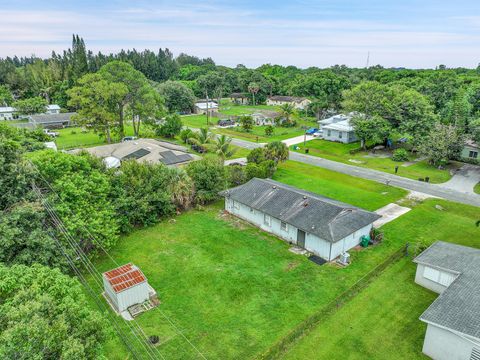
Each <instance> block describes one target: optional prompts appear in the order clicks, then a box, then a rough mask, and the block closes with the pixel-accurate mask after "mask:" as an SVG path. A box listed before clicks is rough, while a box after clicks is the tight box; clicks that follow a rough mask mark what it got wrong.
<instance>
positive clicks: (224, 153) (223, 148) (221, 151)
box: [214, 135, 235, 159]
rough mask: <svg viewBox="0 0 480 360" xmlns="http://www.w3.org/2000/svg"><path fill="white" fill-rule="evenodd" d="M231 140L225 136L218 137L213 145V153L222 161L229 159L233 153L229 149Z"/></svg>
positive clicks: (230, 148)
mask: <svg viewBox="0 0 480 360" xmlns="http://www.w3.org/2000/svg"><path fill="white" fill-rule="evenodd" d="M231 142H232V138H230V137H228V136H226V135H220V136H219V137H218V138H217V141H216V143H215V145H214V146H215V147H214V149H215V153H216V154H217V155H218V156H220V157H221V158H222V159H225V158H229V157H231V156H232V155H233V154H234V153H235V149H232V147H231Z"/></svg>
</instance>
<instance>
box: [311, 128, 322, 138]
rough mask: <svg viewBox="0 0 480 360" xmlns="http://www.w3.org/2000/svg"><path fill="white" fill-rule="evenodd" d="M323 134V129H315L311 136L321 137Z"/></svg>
mask: <svg viewBox="0 0 480 360" xmlns="http://www.w3.org/2000/svg"><path fill="white" fill-rule="evenodd" d="M322 135H323V130H318V131H315V132H314V133H313V134H312V136H313V137H321V136H322Z"/></svg>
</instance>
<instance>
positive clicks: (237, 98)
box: [230, 93, 248, 105]
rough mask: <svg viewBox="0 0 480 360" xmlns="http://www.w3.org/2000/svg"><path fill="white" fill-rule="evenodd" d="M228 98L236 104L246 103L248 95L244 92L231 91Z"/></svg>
mask: <svg viewBox="0 0 480 360" xmlns="http://www.w3.org/2000/svg"><path fill="white" fill-rule="evenodd" d="M230 100H231V101H232V102H233V103H235V104H237V105H247V104H248V96H247V95H246V94H244V93H232V94H230Z"/></svg>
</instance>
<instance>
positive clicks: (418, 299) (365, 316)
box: [284, 258, 437, 360]
mask: <svg viewBox="0 0 480 360" xmlns="http://www.w3.org/2000/svg"><path fill="white" fill-rule="evenodd" d="M414 278H415V264H414V263H413V262H412V261H411V259H410V258H403V259H401V260H400V261H399V262H398V263H396V264H394V265H393V266H392V267H391V268H389V269H387V270H386V271H385V273H383V274H382V275H381V276H380V277H379V278H378V279H376V280H375V282H373V283H372V284H370V286H369V287H367V288H366V289H365V290H364V291H362V292H361V293H360V294H358V295H357V296H356V297H355V298H354V299H353V300H352V301H350V302H348V303H347V304H346V305H345V306H344V307H342V308H341V309H340V310H338V311H337V312H336V313H334V315H333V316H331V317H330V318H328V319H326V320H325V321H324V322H322V324H321V325H319V326H318V327H317V328H316V329H315V331H312V332H311V333H309V334H307V335H306V336H305V337H304V338H302V340H301V341H300V342H299V343H298V344H297V345H296V346H295V347H294V348H293V349H292V351H290V352H289V353H287V355H286V356H285V357H284V359H289V360H293V359H302V360H303V359H333V358H335V357H336V356H338V355H339V354H340V353H341V354H344V355H345V356H344V357H343V356H342V358H344V359H387V358H388V359H398V360H400V359H402V360H403V359H427V357H426V356H424V355H423V354H422V345H423V337H424V334H425V330H426V325H425V324H424V323H422V322H421V321H419V320H418V318H419V316H420V315H421V314H422V312H423V311H424V310H425V309H426V308H427V307H429V306H430V304H431V303H432V302H433V300H434V299H435V297H436V296H437V294H435V293H433V292H431V291H429V290H427V289H425V288H423V287H421V286H419V285H417V284H415V282H414V281H413V280H414Z"/></svg>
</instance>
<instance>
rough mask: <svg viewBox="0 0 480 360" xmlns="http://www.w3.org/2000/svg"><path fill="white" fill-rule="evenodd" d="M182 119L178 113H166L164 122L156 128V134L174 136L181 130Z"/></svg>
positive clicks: (167, 136)
mask: <svg viewBox="0 0 480 360" xmlns="http://www.w3.org/2000/svg"><path fill="white" fill-rule="evenodd" d="M182 126H183V125H182V119H181V118H180V116H179V115H178V114H172V115H168V116H167V117H166V118H165V122H164V123H163V124H162V125H161V126H160V127H159V128H158V129H157V134H158V135H160V136H163V137H166V138H174V137H175V136H177V135H178V134H180V131H182Z"/></svg>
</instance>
